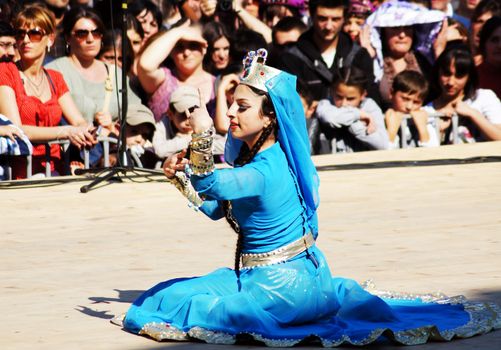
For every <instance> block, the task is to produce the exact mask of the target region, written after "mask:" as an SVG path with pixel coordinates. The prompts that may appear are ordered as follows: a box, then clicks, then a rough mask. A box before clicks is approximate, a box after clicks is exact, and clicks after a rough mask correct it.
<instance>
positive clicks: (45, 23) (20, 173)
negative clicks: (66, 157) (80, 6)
mask: <svg viewBox="0 0 501 350" xmlns="http://www.w3.org/2000/svg"><path fill="white" fill-rule="evenodd" d="M14 27H15V29H16V42H17V46H18V49H19V54H20V57H21V59H20V60H19V61H18V62H17V63H16V64H14V63H0V101H1V103H0V113H1V114H3V115H5V116H6V117H7V118H9V119H10V120H11V121H12V122H13V123H14V124H16V125H18V126H20V127H21V129H22V130H23V131H24V132H25V133H26V135H27V136H28V138H29V139H30V141H32V142H34V143H39V142H47V141H50V140H61V139H67V140H70V141H71V143H72V144H74V145H75V146H77V147H78V148H83V147H85V146H89V147H90V146H92V145H93V144H95V140H94V137H93V136H92V134H91V132H90V130H91V128H92V125H89V124H88V123H87V122H86V121H85V120H84V119H83V117H82V115H81V113H80V111H79V110H78V108H77V107H76V105H75V103H74V101H73V99H72V97H71V95H70V93H69V91H68V87H67V86H66V83H65V81H64V79H63V76H62V75H61V74H60V73H58V72H56V71H53V70H50V69H45V68H43V62H44V58H45V55H46V53H47V52H49V51H50V49H51V46H52V45H53V44H54V38H55V35H54V33H55V27H56V25H55V19H54V16H53V15H52V13H51V12H50V11H48V10H47V9H46V8H45V7H42V6H40V5H30V6H27V7H25V8H24V9H23V10H22V11H20V12H19V13H18V14H17V16H16V17H15V19H14ZM63 115H64V119H65V120H66V122H67V124H68V125H64V126H61V125H60V122H61V121H62V117H63ZM50 153H51V159H52V160H53V161H51V170H52V171H55V172H60V170H61V168H60V166H61V162H60V158H61V156H60V148H59V146H58V145H53V146H51V151H50ZM32 165H33V171H34V172H42V171H43V169H44V167H45V146H44V145H36V146H35V147H34V150H33V163H32ZM13 177H15V178H23V177H26V172H25V168H24V162H23V161H22V160H19V159H17V160H16V161H14V164H13Z"/></svg>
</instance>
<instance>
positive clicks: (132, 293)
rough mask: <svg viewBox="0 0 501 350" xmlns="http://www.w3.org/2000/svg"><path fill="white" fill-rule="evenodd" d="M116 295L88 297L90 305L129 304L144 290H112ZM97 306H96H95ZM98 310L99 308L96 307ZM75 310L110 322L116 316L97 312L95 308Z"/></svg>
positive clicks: (76, 308) (85, 307) (77, 308)
mask: <svg viewBox="0 0 501 350" xmlns="http://www.w3.org/2000/svg"><path fill="white" fill-rule="evenodd" d="M113 290H114V291H115V292H117V293H118V296H117V297H89V300H90V301H91V304H93V305H95V304H111V303H126V304H131V303H132V302H133V301H134V300H136V299H137V298H138V297H139V296H140V295H141V294H143V293H144V290H121V289H113ZM96 306H97V305H96ZM98 308H99V309H100V307H98ZM75 310H77V311H79V312H81V313H83V314H85V315H87V316H91V317H97V318H102V319H105V320H111V319H112V318H113V317H115V316H116V315H112V314H110V313H109V312H110V310H103V311H100V310H97V309H96V308H92V307H88V306H83V305H77V306H76V307H75Z"/></svg>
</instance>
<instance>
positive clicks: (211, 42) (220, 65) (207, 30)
mask: <svg viewBox="0 0 501 350" xmlns="http://www.w3.org/2000/svg"><path fill="white" fill-rule="evenodd" d="M203 37H204V39H205V40H207V53H206V54H205V56H204V60H203V65H204V69H205V70H206V71H207V72H209V73H211V74H213V75H215V76H218V75H219V74H221V72H222V71H223V70H224V69H225V68H226V67H228V65H229V64H230V61H231V57H230V49H231V38H230V35H229V34H228V33H227V32H226V29H225V27H224V26H223V25H222V24H221V23H218V22H209V23H207V24H206V25H205V26H204V30H203Z"/></svg>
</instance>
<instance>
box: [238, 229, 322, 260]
mask: <svg viewBox="0 0 501 350" xmlns="http://www.w3.org/2000/svg"><path fill="white" fill-rule="evenodd" d="M313 244H315V239H314V238H313V235H312V234H311V232H310V233H308V234H306V235H304V236H303V237H301V238H300V239H298V240H296V241H294V242H292V243H289V244H287V245H284V246H283V247H280V248H278V249H275V250H272V251H270V252H266V253H248V254H242V255H241V257H242V265H243V266H242V268H243V269H252V268H254V267H257V266H266V265H273V264H278V263H282V262H285V261H287V260H289V259H292V258H293V257H295V256H296V255H299V254H301V253H302V252H304V251H305V250H306V249H308V248H310V247H311V246H313Z"/></svg>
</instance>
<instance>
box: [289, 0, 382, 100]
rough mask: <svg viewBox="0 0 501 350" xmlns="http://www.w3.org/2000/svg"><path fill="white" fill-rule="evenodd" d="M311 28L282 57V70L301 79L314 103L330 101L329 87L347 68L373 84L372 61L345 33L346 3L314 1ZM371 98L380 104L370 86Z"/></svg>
mask: <svg viewBox="0 0 501 350" xmlns="http://www.w3.org/2000/svg"><path fill="white" fill-rule="evenodd" d="M309 10H310V16H311V19H312V22H313V25H312V28H310V29H309V30H308V31H306V32H305V33H304V34H302V35H301V36H300V37H299V40H298V42H297V44H296V45H295V46H293V47H292V48H290V49H289V50H288V52H287V53H285V54H284V55H283V56H282V63H281V67H280V68H281V69H283V70H286V71H288V72H290V73H292V74H294V75H296V76H297V77H298V78H299V79H301V80H302V81H303V82H304V83H305V84H306V85H307V87H308V89H309V90H310V91H311V93H312V95H313V98H314V100H317V101H318V100H321V99H324V98H328V96H329V87H330V86H331V84H332V82H333V81H334V80H335V77H337V76H338V75H339V70H340V69H341V68H342V67H344V66H350V65H353V66H355V67H357V68H359V69H361V70H363V71H364V72H366V74H367V77H368V80H369V81H370V82H373V81H374V70H373V63H372V59H371V57H370V56H369V54H368V52H367V51H366V50H365V49H364V48H361V47H360V46H358V45H357V44H355V43H353V42H352V41H351V39H350V37H349V36H348V35H347V34H346V33H344V32H343V31H342V28H343V24H344V20H345V12H346V8H345V2H344V1H343V0H311V1H310V3H309ZM368 93H369V96H370V97H372V98H373V99H375V100H376V101H379V98H378V94H377V89H375V88H373V87H372V86H369V89H368Z"/></svg>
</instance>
